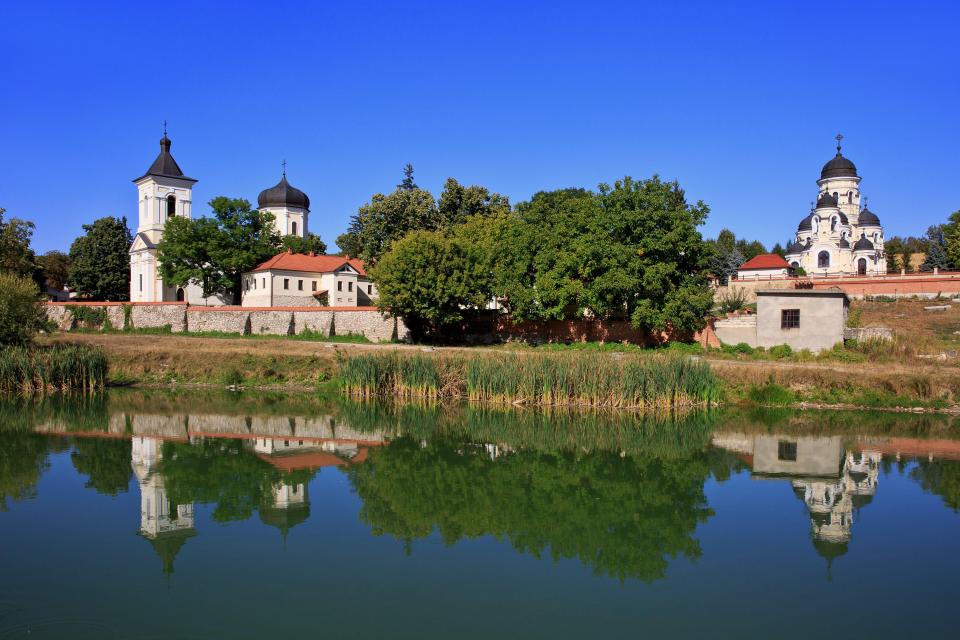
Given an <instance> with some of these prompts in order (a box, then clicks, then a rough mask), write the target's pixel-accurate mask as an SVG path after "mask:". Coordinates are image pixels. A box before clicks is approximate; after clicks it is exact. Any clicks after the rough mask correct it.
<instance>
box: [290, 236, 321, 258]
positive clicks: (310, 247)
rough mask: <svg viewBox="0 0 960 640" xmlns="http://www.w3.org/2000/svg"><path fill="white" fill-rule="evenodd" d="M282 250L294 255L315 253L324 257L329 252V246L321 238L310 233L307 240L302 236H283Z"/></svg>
mask: <svg viewBox="0 0 960 640" xmlns="http://www.w3.org/2000/svg"><path fill="white" fill-rule="evenodd" d="M280 248H281V250H284V251H288V250H289V251H292V252H293V253H315V254H317V255H323V254H325V253H326V252H327V244H326V243H325V242H324V241H323V240H321V239H320V236H318V235H316V234H314V233H310V234H307V237H306V238H301V237H300V236H289V235H288V236H283V238H281V239H280Z"/></svg>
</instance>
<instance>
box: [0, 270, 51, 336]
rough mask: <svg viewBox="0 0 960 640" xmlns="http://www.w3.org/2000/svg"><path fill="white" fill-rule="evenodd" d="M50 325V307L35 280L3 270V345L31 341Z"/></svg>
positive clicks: (0, 278) (0, 297)
mask: <svg viewBox="0 0 960 640" xmlns="http://www.w3.org/2000/svg"><path fill="white" fill-rule="evenodd" d="M46 328H47V311H46V308H45V306H44V303H43V301H42V300H41V299H40V290H39V289H37V285H36V284H35V283H34V282H33V280H31V279H29V278H24V277H21V276H18V275H15V274H12V273H0V345H24V344H28V343H30V342H31V341H32V340H33V338H34V336H35V335H36V334H37V332H38V331H41V330H44V329H46Z"/></svg>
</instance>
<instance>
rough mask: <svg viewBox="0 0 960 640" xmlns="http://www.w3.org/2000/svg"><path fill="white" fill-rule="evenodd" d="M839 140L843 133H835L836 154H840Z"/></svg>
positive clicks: (841, 138)
mask: <svg viewBox="0 0 960 640" xmlns="http://www.w3.org/2000/svg"><path fill="white" fill-rule="evenodd" d="M841 140H843V134H842V133H838V134H837V137H836V141H837V155H840V141H841Z"/></svg>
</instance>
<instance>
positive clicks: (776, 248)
mask: <svg viewBox="0 0 960 640" xmlns="http://www.w3.org/2000/svg"><path fill="white" fill-rule="evenodd" d="M770 253H775V254H777V255H778V256H780V257H781V258H785V257H786V255H787V250H786V249H784V248H783V247H782V246H781V245H780V243H779V242H778V243H776V244H775V245H773V248H772V249H770Z"/></svg>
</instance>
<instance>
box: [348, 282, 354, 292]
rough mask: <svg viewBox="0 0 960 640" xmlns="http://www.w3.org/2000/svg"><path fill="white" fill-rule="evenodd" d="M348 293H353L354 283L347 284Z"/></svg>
mask: <svg viewBox="0 0 960 640" xmlns="http://www.w3.org/2000/svg"><path fill="white" fill-rule="evenodd" d="M347 291H353V283H352V282H348V283H347Z"/></svg>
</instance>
